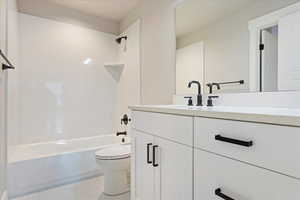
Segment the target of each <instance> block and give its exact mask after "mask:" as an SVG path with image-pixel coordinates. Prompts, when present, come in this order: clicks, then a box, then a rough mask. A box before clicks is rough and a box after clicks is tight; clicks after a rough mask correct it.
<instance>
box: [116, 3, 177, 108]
mask: <svg viewBox="0 0 300 200" xmlns="http://www.w3.org/2000/svg"><path fill="white" fill-rule="evenodd" d="M175 3H176V0H151V1H149V0H141V3H140V5H139V6H138V8H137V9H135V10H134V11H133V12H132V13H130V15H129V16H127V17H126V19H124V20H123V21H122V22H121V30H124V29H125V28H126V27H127V26H128V25H129V24H131V23H132V22H133V21H134V20H136V19H137V18H140V19H141V81H142V82H141V95H142V101H141V103H142V104H171V103H172V95H173V94H175V49H176V38H175V9H174V7H175Z"/></svg>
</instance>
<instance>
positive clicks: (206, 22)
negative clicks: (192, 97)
mask: <svg viewBox="0 0 300 200" xmlns="http://www.w3.org/2000/svg"><path fill="white" fill-rule="evenodd" d="M299 2H300V0H185V1H183V2H182V3H180V4H178V6H177V8H176V39H177V49H176V55H177V58H176V94H190V93H193V91H194V90H191V89H189V88H187V83H188V82H189V81H191V80H198V81H199V82H201V85H202V88H203V89H204V91H205V92H206V93H237V92H274V91H289V90H299V89H300V56H299V54H298V52H299V47H300V40H299V37H298V36H297V35H299V34H300V23H299V21H300V3H299Z"/></svg>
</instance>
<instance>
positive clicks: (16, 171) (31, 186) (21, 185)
mask: <svg viewBox="0 0 300 200" xmlns="http://www.w3.org/2000/svg"><path fill="white" fill-rule="evenodd" d="M120 143H121V137H116V136H114V135H106V136H97V137H90V138H79V139H73V140H59V141H54V142H47V143H37V144H28V145H19V146H14V147H9V149H8V195H9V197H10V198H15V197H19V196H23V195H26V194H30V193H34V192H38V191H42V190H45V189H49V188H52V187H56V186H59V185H63V184H68V183H72V182H75V181H80V180H83V179H87V178H91V177H96V176H100V175H102V171H101V169H100V168H99V166H98V165H97V164H96V160H95V156H94V153H95V151H98V150H100V149H103V148H106V147H110V146H113V145H118V144H120ZM126 143H128V142H126Z"/></svg>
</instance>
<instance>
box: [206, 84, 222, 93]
mask: <svg viewBox="0 0 300 200" xmlns="http://www.w3.org/2000/svg"><path fill="white" fill-rule="evenodd" d="M206 86H207V87H209V94H212V92H213V91H212V90H213V87H214V86H216V87H217V89H218V90H220V89H221V87H220V84H219V83H208V84H206Z"/></svg>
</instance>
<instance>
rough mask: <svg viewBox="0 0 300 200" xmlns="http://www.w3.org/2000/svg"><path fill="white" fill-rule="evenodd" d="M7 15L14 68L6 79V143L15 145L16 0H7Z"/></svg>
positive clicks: (17, 25)
mask: <svg viewBox="0 0 300 200" xmlns="http://www.w3.org/2000/svg"><path fill="white" fill-rule="evenodd" d="M8 8H9V9H8V15H7V18H8V19H7V20H8V24H7V33H8V34H7V41H8V42H7V45H8V46H7V55H8V57H9V59H10V60H11V62H12V63H13V65H15V67H16V68H15V69H14V70H11V71H10V72H9V73H8V81H7V84H8V85H7V87H8V89H7V95H8V97H7V98H8V101H7V109H8V110H7V118H8V120H7V132H8V133H9V134H8V138H7V139H8V145H16V144H17V143H18V140H19V128H20V126H19V125H20V124H19V113H18V112H19V103H20V102H19V73H20V67H21V66H20V65H19V14H18V10H17V2H16V1H14V0H13V1H10V0H9V1H8Z"/></svg>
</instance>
